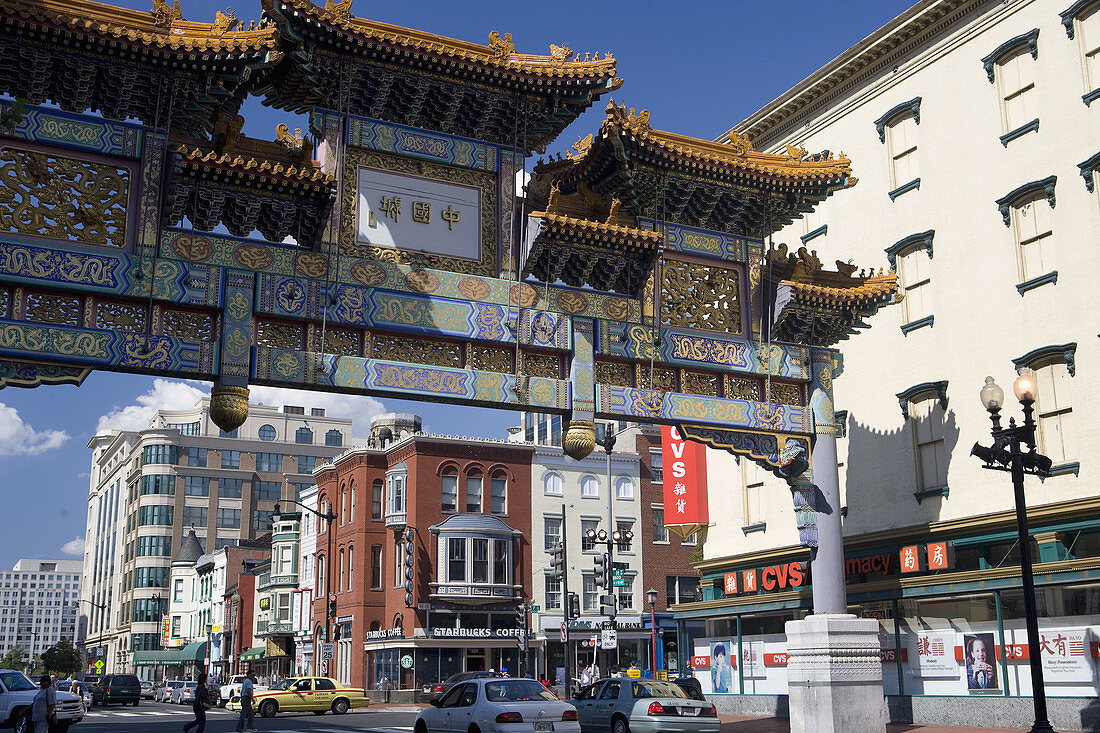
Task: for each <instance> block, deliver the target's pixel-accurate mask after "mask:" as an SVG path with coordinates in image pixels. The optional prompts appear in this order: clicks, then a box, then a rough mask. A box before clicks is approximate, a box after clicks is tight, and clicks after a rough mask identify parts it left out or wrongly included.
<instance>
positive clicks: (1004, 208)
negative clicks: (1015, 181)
mask: <svg viewBox="0 0 1100 733" xmlns="http://www.w3.org/2000/svg"><path fill="white" fill-rule="evenodd" d="M1057 183H1058V176H1050V177H1049V178H1044V179H1043V180H1041V181H1031V182H1030V183H1025V184H1024V185H1022V186H1019V187H1017V188H1014V189H1012V190H1011V191H1009V192H1008V193H1007V194H1005V195H1004V196H1002V197H1000V198H999V199H997V201H996V202H995V203H996V204H997V209H998V210H999V211H1000V212H1001V218H1002V219H1004V223H1005V226H1006V227H1007V226H1012V218H1011V216H1010V212H1009V209H1011V208H1012V207H1013V206H1014V205H1015V204H1016V202H1017V201H1019V200H1020V199H1022V198H1023V197H1024V196H1027V195H1028V194H1032V193H1036V192H1038V191H1046V195H1047V203H1048V204H1050V208H1052V209H1053V208H1054V187H1055V185H1057Z"/></svg>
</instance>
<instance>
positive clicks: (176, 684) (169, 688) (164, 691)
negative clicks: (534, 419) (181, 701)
mask: <svg viewBox="0 0 1100 733" xmlns="http://www.w3.org/2000/svg"><path fill="white" fill-rule="evenodd" d="M182 686H183V682H182V681H181V680H168V681H166V682H165V683H164V685H163V686H161V687H158V688H157V695H156V698H154V699H155V700H156V701H157V702H172V693H173V692H175V691H176V690H177V689H178V688H180V687H182Z"/></svg>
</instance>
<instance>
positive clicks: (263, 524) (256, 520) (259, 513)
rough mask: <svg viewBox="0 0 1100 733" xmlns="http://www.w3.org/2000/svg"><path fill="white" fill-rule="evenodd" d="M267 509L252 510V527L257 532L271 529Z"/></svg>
mask: <svg viewBox="0 0 1100 733" xmlns="http://www.w3.org/2000/svg"><path fill="white" fill-rule="evenodd" d="M272 514H273V512H272V511H271V510H269V509H254V510H253V511H252V529H254V530H256V531H257V532H267V531H269V530H270V529H271V515H272Z"/></svg>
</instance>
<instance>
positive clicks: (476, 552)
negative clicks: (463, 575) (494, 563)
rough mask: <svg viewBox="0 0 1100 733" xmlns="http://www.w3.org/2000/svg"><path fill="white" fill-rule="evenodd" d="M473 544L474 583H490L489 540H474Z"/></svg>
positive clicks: (472, 579) (472, 578)
mask: <svg viewBox="0 0 1100 733" xmlns="http://www.w3.org/2000/svg"><path fill="white" fill-rule="evenodd" d="M471 542H472V543H473V562H472V569H473V576H472V577H471V582H473V583H488V582H489V540H486V539H474V540H471Z"/></svg>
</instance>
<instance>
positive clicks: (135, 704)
mask: <svg viewBox="0 0 1100 733" xmlns="http://www.w3.org/2000/svg"><path fill="white" fill-rule="evenodd" d="M139 702H141V700H134V707H135V708H136V707H137V706H138V703H139Z"/></svg>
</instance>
